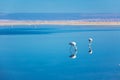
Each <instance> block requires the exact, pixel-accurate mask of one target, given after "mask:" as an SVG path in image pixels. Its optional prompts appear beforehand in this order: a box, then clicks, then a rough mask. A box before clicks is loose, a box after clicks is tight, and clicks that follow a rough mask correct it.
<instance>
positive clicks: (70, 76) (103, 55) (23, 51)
mask: <svg viewBox="0 0 120 80" xmlns="http://www.w3.org/2000/svg"><path fill="white" fill-rule="evenodd" d="M90 37H91V38H93V43H92V49H93V54H92V55H90V54H89V53H88V50H89V48H88V38H90ZM71 41H75V42H76V43H77V47H78V54H77V58H76V59H71V58H69V55H71V53H70V52H69V48H70V45H69V42H71ZM119 41H120V28H119V27H118V26H117V27H115V26H110V27H108V26H29V27H27V28H25V26H22V27H21V26H16V27H11V28H10V26H8V27H0V80H56V79H57V80H120V48H119V46H120V42H119Z"/></svg>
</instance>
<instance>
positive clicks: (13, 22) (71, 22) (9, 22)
mask: <svg viewBox="0 0 120 80" xmlns="http://www.w3.org/2000/svg"><path fill="white" fill-rule="evenodd" d="M10 25H11V26H14V25H120V22H114V21H112V22H102V21H101V22H98V21H97V22H95V21H79V20H66V21H64V20H55V21H41V20H36V21H30V20H0V26H10Z"/></svg>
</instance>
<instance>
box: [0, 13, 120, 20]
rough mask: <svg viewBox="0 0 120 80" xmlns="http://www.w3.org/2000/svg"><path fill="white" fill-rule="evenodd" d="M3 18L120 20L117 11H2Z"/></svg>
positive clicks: (0, 15)
mask: <svg viewBox="0 0 120 80" xmlns="http://www.w3.org/2000/svg"><path fill="white" fill-rule="evenodd" d="M0 19H1V20H2V19H3V20H81V19H85V20H87V19H104V20H108V19H112V20H120V14H115V13H88V14H84V13H9V14H6V13H5V14H4V13H0Z"/></svg>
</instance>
